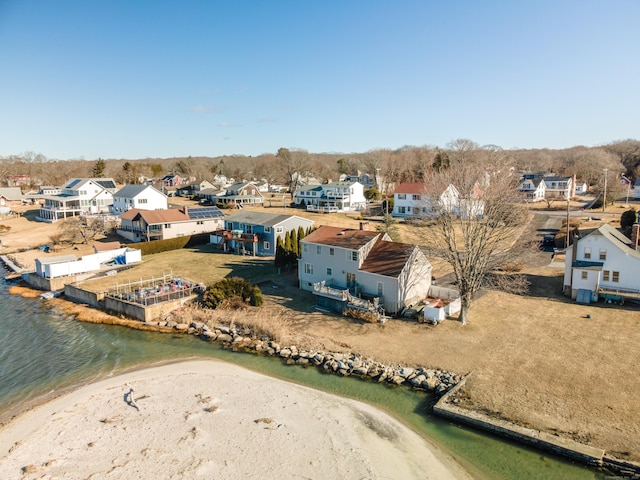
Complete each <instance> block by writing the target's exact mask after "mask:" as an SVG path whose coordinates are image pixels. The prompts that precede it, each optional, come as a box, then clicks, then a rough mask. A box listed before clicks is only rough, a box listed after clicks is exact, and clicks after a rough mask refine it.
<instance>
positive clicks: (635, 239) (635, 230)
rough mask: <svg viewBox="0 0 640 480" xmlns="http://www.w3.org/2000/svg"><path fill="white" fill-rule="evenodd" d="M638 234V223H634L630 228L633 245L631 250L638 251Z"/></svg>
mask: <svg viewBox="0 0 640 480" xmlns="http://www.w3.org/2000/svg"><path fill="white" fill-rule="evenodd" d="M639 233H640V223H634V224H633V226H632V227H631V242H632V243H633V249H634V250H637V249H638V240H639V239H638V234H639Z"/></svg>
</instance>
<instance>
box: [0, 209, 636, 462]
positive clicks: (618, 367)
mask: <svg viewBox="0 0 640 480" xmlns="http://www.w3.org/2000/svg"><path fill="white" fill-rule="evenodd" d="M280 207H281V206H280ZM272 210H276V211H277V210H278V208H277V207H272V208H268V207H267V208H265V209H264V211H272ZM287 212H288V213H289V212H290V209H289V208H287ZM278 213H279V212H278ZM290 213H294V214H296V215H300V216H305V217H309V218H313V219H314V220H316V222H318V223H323V224H333V225H342V226H345V227H348V226H350V227H357V226H358V222H359V220H358V219H357V218H353V217H351V216H348V215H336V216H334V215H321V214H310V213H307V212H305V211H303V210H297V209H296V210H292V211H291V212H290ZM610 220H611V219H607V221H610ZM2 223H6V222H3V221H0V224H2ZM17 224H18V222H15V223H14V224H13V225H17ZM591 224H592V222H590V223H589V225H590V226H592V225H591ZM26 225H28V226H31V225H33V224H32V223H27V224H26ZM38 225H40V224H38ZM400 227H401V232H402V234H403V236H404V238H406V239H407V240H408V241H412V240H413V241H415V239H419V238H424V236H425V235H427V232H425V231H418V230H411V229H410V228H409V227H408V226H405V225H400ZM530 228H531V227H530ZM33 231H35V229H31V230H29V229H27V230H25V231H24V232H23V233H22V235H23V236H24V238H21V241H24V242H28V243H29V244H32V245H35V243H33V242H35V241H36V240H35V239H33V238H27V237H29V234H31V233H32V232H33ZM37 231H38V235H40V236H41V235H46V234H43V233H42V231H41V229H40V228H38V230H37ZM27 232H28V233H27ZM14 233H15V231H14ZM535 234H536V232H535V231H531V230H525V232H524V234H523V238H527V237H529V238H533V237H535ZM21 255H22V254H21ZM522 258H523V262H524V263H526V264H527V267H526V270H525V272H524V273H526V274H527V275H528V278H529V279H530V280H531V284H532V285H531V291H530V293H529V294H528V295H527V296H515V295H510V294H506V293H503V292H488V293H486V294H484V295H483V296H481V297H480V298H479V299H477V300H476V301H475V303H474V304H473V306H472V308H471V311H470V317H469V324H468V325H467V326H465V327H463V326H461V325H460V324H459V323H458V322H457V321H455V320H447V321H445V322H444V323H442V324H441V325H439V326H438V327H430V326H427V325H425V324H418V323H417V322H415V321H412V320H404V319H402V320H390V321H388V322H387V323H385V324H368V323H362V322H360V321H356V320H353V319H347V318H342V317H339V316H336V315H329V314H324V313H321V312H317V311H314V309H313V303H314V301H313V297H312V295H311V294H309V293H308V292H302V291H300V290H299V289H298V288H297V279H296V276H295V274H293V273H286V272H285V273H283V274H282V275H278V273H277V272H276V270H275V269H274V268H273V266H272V261H271V260H270V259H266V260H265V259H253V258H250V257H241V256H235V255H229V254H219V253H214V250H212V247H210V246H204V247H201V248H197V249H191V250H181V251H175V252H165V253H161V254H156V255H149V256H146V257H145V258H144V262H143V263H142V264H141V265H139V266H136V267H135V268H132V269H130V270H127V271H123V272H120V273H118V274H117V275H116V276H115V277H105V278H102V279H99V280H95V281H88V282H85V286H87V287H90V288H91V289H95V290H102V289H105V288H108V287H109V286H111V285H113V284H114V282H115V281H117V282H118V283H120V284H122V283H124V282H125V281H129V280H140V279H141V278H142V279H144V278H150V277H151V276H158V275H160V274H162V273H170V272H173V273H174V274H176V275H180V276H183V277H185V278H189V279H190V280H193V281H198V282H203V283H212V282H213V281H215V280H217V279H220V278H223V277H228V276H240V277H244V278H246V279H247V280H250V281H252V282H254V283H260V284H262V290H263V293H264V294H265V300H266V301H265V306H264V307H263V308H261V309H259V310H249V311H247V312H245V313H237V312H236V313H233V314H232V313H228V314H226V315H227V317H228V316H229V315H232V316H233V318H234V319H235V321H238V322H239V321H241V320H242V319H243V318H245V317H252V318H254V319H256V318H259V319H260V321H261V322H267V323H268V322H271V323H272V324H274V330H278V331H280V332H282V333H280V334H279V335H280V339H281V340H283V341H285V340H290V341H291V342H297V343H300V344H303V343H306V344H308V345H310V346H312V347H314V348H327V349H331V350H351V351H355V352H358V353H360V354H362V355H364V356H369V357H372V358H376V359H378V360H380V361H383V362H388V363H398V364H407V365H423V366H429V367H436V368H443V369H447V370H452V371H454V372H458V373H463V374H464V373H468V372H473V375H472V376H471V377H470V379H469V381H468V383H467V385H466V387H465V388H464V390H463V392H462V395H461V398H462V400H461V401H462V403H463V404H464V405H466V406H468V407H471V408H475V409H478V410H482V411H486V412H488V413H491V414H494V415H497V416H500V417H504V418H509V419H512V420H514V421H516V422H519V423H521V424H524V425H529V426H532V427H535V428H539V429H544V430H547V431H550V432H557V433H559V434H561V435H566V436H569V437H571V438H574V439H576V440H579V441H581V442H584V443H588V444H591V445H594V446H598V447H601V448H605V449H606V450H607V451H608V452H609V453H612V454H614V455H617V456H621V457H625V458H628V459H632V460H635V461H640V415H638V414H637V408H638V405H640V402H639V400H638V399H639V398H640V381H639V379H640V365H639V362H638V354H639V353H640V352H639V350H640V348H639V347H640V307H638V306H633V305H625V306H619V305H604V304H598V305H593V306H586V305H579V304H576V303H575V302H573V301H571V300H570V299H567V298H566V297H564V296H562V295H561V293H560V291H561V286H562V273H563V270H562V269H561V268H562V264H561V263H560V262H554V263H553V264H550V263H549V262H550V255H548V254H540V252H537V251H533V250H531V251H523V255H522ZM445 270H446V268H442V271H443V273H444V271H445ZM436 276H437V275H436ZM56 300H59V299H56ZM587 315H590V316H591V318H587ZM285 330H286V332H285Z"/></svg>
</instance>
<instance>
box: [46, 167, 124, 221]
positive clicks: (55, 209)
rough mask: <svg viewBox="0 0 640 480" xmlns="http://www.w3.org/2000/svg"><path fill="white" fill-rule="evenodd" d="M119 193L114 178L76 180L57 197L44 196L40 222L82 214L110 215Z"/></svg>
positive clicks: (63, 188) (71, 181) (68, 183)
mask: <svg viewBox="0 0 640 480" xmlns="http://www.w3.org/2000/svg"><path fill="white" fill-rule="evenodd" d="M116 191H117V187H116V182H115V181H114V180H113V179H112V178H74V179H73V180H70V181H69V182H67V183H66V184H65V185H64V186H63V187H62V189H61V193H58V194H56V195H43V196H42V198H43V199H44V205H42V207H40V212H39V214H38V220H40V221H43V222H56V221H58V220H61V219H65V218H67V217H73V216H76V215H82V214H98V213H108V212H109V208H110V207H111V205H112V204H113V194H114V193H115V192H116Z"/></svg>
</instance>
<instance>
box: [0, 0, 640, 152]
mask: <svg viewBox="0 0 640 480" xmlns="http://www.w3.org/2000/svg"><path fill="white" fill-rule="evenodd" d="M639 20H640V2H638V1H637V0H627V1H625V0H602V1H590V0H583V1H578V0H575V1H563V0H539V1H529V2H513V1H506V0H505V1H495V2H492V1H485V2H480V1H457V2H442V1H427V0H418V1H404V2H390V1H388V0H387V1H379V0H366V1H365V0H362V1H360V0H335V1H334V0H324V1H315V2H312V1H300V0H292V1H278V0H271V1H268V0H265V1H249V0H246V1H217V0H210V1H205V0H202V1H163V0H154V1H142V0H138V1H135V0H123V1H107V0H100V1H98V0H95V1H94V0H78V1H65V0H56V1H50V0H42V1H36V0H15V1H14V0H0V65H1V69H0V156H7V155H11V154H20V153H22V152H25V151H34V152H38V153H42V154H44V155H45V156H47V157H49V158H57V159H71V158H86V159H95V158H98V157H102V158H129V159H136V158H145V157H172V156H188V155H194V156H195V155H206V156H218V155H232V154H240V155H259V154H261V153H275V152H276V151H277V150H278V148H280V147H288V148H301V149H305V150H309V151H311V152H342V153H351V152H364V151H367V150H371V149H377V148H390V149H395V148H399V147H401V146H404V145H433V146H441V147H442V146H445V145H446V144H447V143H448V142H449V141H451V140H453V139H456V138H469V139H471V140H473V141H475V142H478V143H480V144H495V145H499V146H501V147H503V148H507V149H510V148H543V147H548V148H565V147H571V146H575V145H586V146H593V145H600V144H604V143H609V142H611V141H614V140H619V139H624V138H639V137H640V134H639V128H640V119H638V115H639V114H640V61H639V60H640V58H639V52H640V35H638V34H637V29H638V21H639Z"/></svg>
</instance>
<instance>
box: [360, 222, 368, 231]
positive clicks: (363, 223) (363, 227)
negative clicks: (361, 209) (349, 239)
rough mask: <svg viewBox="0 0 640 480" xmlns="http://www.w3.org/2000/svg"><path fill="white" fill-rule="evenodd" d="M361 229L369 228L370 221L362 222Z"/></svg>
mask: <svg viewBox="0 0 640 480" xmlns="http://www.w3.org/2000/svg"><path fill="white" fill-rule="evenodd" d="M360 230H369V222H360Z"/></svg>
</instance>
